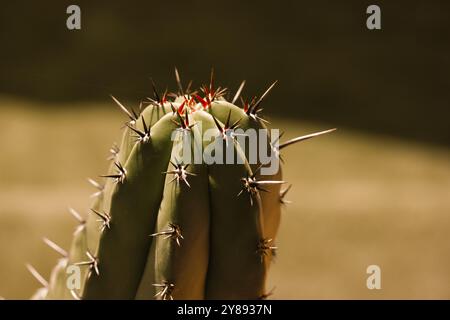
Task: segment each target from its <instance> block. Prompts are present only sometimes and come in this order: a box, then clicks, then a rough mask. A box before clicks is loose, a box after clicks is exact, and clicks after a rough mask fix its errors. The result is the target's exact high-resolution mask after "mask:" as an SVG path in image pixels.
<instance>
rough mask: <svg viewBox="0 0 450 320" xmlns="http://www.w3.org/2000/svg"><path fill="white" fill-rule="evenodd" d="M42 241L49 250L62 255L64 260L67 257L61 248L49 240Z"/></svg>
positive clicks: (43, 239)
mask: <svg viewBox="0 0 450 320" xmlns="http://www.w3.org/2000/svg"><path fill="white" fill-rule="evenodd" d="M42 241H44V243H45V244H46V245H48V246H49V247H50V248H51V249H53V250H55V251H56V252H57V253H59V254H60V255H62V256H63V257H64V258H66V257H67V251H66V250H64V249H63V248H61V247H60V246H58V245H57V244H56V243H54V242H53V241H51V240H50V239H48V238H45V237H44V238H42Z"/></svg>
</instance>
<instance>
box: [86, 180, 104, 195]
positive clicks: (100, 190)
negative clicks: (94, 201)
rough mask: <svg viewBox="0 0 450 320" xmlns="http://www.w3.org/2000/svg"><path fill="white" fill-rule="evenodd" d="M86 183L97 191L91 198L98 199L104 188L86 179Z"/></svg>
mask: <svg viewBox="0 0 450 320" xmlns="http://www.w3.org/2000/svg"><path fill="white" fill-rule="evenodd" d="M87 181H88V182H89V183H90V184H91V185H92V186H93V187H94V188H96V189H97V190H98V191H97V192H94V193H93V194H91V198H95V197H98V196H99V195H101V194H102V192H103V190H104V189H105V186H104V185H102V184H100V183H98V182H97V181H95V180H94V179H91V178H87Z"/></svg>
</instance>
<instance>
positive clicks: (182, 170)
mask: <svg viewBox="0 0 450 320" xmlns="http://www.w3.org/2000/svg"><path fill="white" fill-rule="evenodd" d="M170 163H171V164H172V166H173V167H174V168H175V170H171V171H165V172H163V174H173V175H175V176H174V178H173V179H172V180H170V181H169V183H171V182H173V181H175V180H176V181H177V183H179V182H180V180H181V181H184V183H186V185H187V186H188V187H189V188H190V187H191V185H190V184H189V182H188V181H187V176H195V175H196V174H195V173H191V172H187V171H186V169H187V168H188V167H189V164H186V165H182V164H177V163H173V162H172V161H170Z"/></svg>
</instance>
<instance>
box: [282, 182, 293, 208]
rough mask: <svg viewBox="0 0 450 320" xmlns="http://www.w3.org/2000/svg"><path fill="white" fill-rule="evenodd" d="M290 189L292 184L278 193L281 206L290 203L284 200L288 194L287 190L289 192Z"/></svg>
mask: <svg viewBox="0 0 450 320" xmlns="http://www.w3.org/2000/svg"><path fill="white" fill-rule="evenodd" d="M291 187H292V184H290V185H289V186H288V187H287V188H286V189H284V190H281V191H280V203H281V204H284V205H286V204H290V203H292V201H289V200H286V199H285V197H286V194H287V193H288V192H289V190H291Z"/></svg>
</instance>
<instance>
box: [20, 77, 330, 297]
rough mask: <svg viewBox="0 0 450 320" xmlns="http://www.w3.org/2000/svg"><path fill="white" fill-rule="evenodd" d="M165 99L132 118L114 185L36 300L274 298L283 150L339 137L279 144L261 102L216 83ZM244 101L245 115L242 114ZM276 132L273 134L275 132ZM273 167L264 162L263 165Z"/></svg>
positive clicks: (157, 97) (102, 194)
mask: <svg viewBox="0 0 450 320" xmlns="http://www.w3.org/2000/svg"><path fill="white" fill-rule="evenodd" d="M175 74H176V80H177V84H178V90H177V92H175V93H163V94H159V93H158V91H157V89H156V87H155V85H154V84H153V98H148V101H147V102H148V106H146V107H145V108H143V107H142V104H141V107H140V108H139V109H138V110H133V109H129V108H126V107H124V106H123V105H122V104H121V103H120V102H119V101H118V100H117V99H115V98H114V97H113V99H114V101H115V102H116V104H118V106H119V107H120V108H121V109H122V111H123V112H124V113H125V114H126V115H127V117H128V119H127V123H126V127H125V130H124V133H123V138H122V142H121V144H120V145H119V146H117V145H114V146H113V147H112V148H111V157H110V158H109V159H110V160H111V165H110V168H109V172H107V174H105V175H102V176H101V177H104V180H105V183H104V184H101V183H98V182H95V181H94V180H91V179H90V182H91V183H92V184H93V185H94V187H95V188H96V189H97V190H96V192H95V193H94V194H93V198H94V201H93V203H92V206H91V211H90V212H89V214H88V215H87V218H83V217H82V215H80V214H78V213H77V212H76V211H75V210H73V209H70V211H71V213H72V214H73V215H74V217H75V218H76V219H77V220H78V222H79V225H78V226H77V227H76V229H75V231H74V234H73V240H72V244H71V247H70V249H69V250H68V251H65V250H63V249H61V248H60V247H59V246H57V245H56V244H55V243H53V242H52V241H50V240H48V239H45V242H46V244H48V245H49V246H50V247H51V248H53V249H55V250H56V251H57V252H58V253H59V254H60V255H61V259H59V260H58V263H57V265H56V267H55V268H54V269H53V270H52V272H51V276H50V279H49V281H47V280H45V279H44V278H43V277H42V276H40V275H39V274H38V273H37V271H36V270H35V269H34V268H33V267H31V266H28V267H29V269H30V271H31V272H32V274H33V275H35V276H36V278H37V279H38V280H39V281H40V282H41V284H42V286H43V288H41V289H39V290H38V291H37V292H36V293H35V295H34V296H33V298H34V299H162V300H167V299H258V298H261V299H262V298H266V297H267V296H268V294H269V293H268V291H267V288H266V287H265V282H266V277H267V272H268V270H269V266H270V263H271V261H272V260H273V258H274V254H275V251H276V249H277V247H276V235H277V230H278V226H279V224H280V213H281V206H282V205H283V204H285V203H287V200H286V199H285V195H286V193H287V191H288V190H289V187H290V186H289V185H287V184H286V183H285V182H284V181H283V179H282V174H281V167H280V165H279V164H280V163H281V162H282V161H281V162H280V161H279V160H280V158H281V155H280V151H282V149H283V148H284V147H286V146H288V145H291V144H294V143H296V142H299V141H303V140H306V139H309V138H312V137H314V136H317V135H320V134H323V133H327V132H330V131H332V130H327V131H323V132H318V133H314V134H311V135H307V136H303V137H298V138H295V139H292V140H289V141H286V142H284V143H283V142H280V141H279V140H280V137H279V136H278V131H277V130H275V131H273V130H269V129H268V128H267V125H268V122H267V121H266V120H265V119H264V118H263V116H262V115H261V110H262V103H263V100H264V99H265V98H266V95H267V94H268V92H269V91H270V90H271V89H272V87H273V86H274V84H275V83H274V84H272V85H271V86H270V87H269V89H267V90H266V92H265V93H263V94H262V95H261V96H260V97H259V98H253V99H251V100H245V99H242V98H241V97H240V94H241V91H242V89H243V87H244V84H245V82H243V83H242V84H241V86H240V87H239V88H238V90H237V92H236V94H235V95H234V96H233V98H232V99H230V100H227V99H226V97H227V96H228V95H227V90H226V89H224V88H220V87H215V85H214V79H213V74H212V73H211V79H210V83H209V84H207V85H204V86H202V87H201V88H200V89H199V90H197V91H193V90H191V89H190V86H188V87H187V88H183V86H182V82H181V80H180V77H179V74H178V72H177V71H176V70H175ZM238 100H239V101H240V104H241V106H238V105H237V103H236V102H237V101H238ZM274 132H275V133H274ZM263 160H264V161H263Z"/></svg>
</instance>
